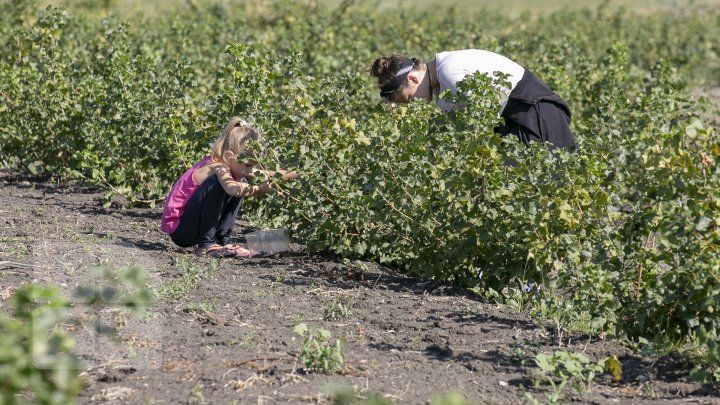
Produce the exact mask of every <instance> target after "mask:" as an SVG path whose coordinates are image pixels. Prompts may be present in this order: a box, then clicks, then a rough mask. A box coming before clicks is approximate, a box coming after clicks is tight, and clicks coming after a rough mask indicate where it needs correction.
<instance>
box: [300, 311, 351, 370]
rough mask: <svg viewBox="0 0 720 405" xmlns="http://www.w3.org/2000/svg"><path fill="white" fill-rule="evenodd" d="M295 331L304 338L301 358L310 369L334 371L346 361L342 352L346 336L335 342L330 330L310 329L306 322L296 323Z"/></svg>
mask: <svg viewBox="0 0 720 405" xmlns="http://www.w3.org/2000/svg"><path fill="white" fill-rule="evenodd" d="M295 333H297V334H298V335H300V336H302V338H303V341H302V346H301V347H300V360H301V361H302V362H303V364H304V365H305V368H306V369H307V370H308V371H314V372H321V373H333V372H335V371H337V370H338V369H340V368H341V367H342V366H343V364H344V363H345V356H344V355H343V352H342V346H343V344H345V337H344V336H343V337H341V338H340V339H336V340H335V343H334V344H333V343H332V342H331V340H330V339H331V335H330V332H328V331H327V330H325V329H323V328H319V329H310V328H308V326H307V324H305V323H300V324H298V325H296V326H295Z"/></svg>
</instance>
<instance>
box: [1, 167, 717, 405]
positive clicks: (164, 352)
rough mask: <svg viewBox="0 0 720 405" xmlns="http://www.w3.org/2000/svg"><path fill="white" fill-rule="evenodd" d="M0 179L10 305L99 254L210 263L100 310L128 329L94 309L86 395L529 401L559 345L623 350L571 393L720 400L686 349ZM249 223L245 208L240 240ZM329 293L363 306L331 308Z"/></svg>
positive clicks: (91, 264)
mask: <svg viewBox="0 0 720 405" xmlns="http://www.w3.org/2000/svg"><path fill="white" fill-rule="evenodd" d="M0 187H1V189H2V192H1V193H0V297H1V299H0V308H1V310H4V311H7V310H8V308H7V305H8V304H7V300H8V297H9V296H10V294H11V293H12V291H14V290H15V289H17V288H18V287H20V286H22V285H24V284H27V283H33V282H38V283H39V282H53V283H56V284H58V285H59V286H61V287H62V288H63V290H64V291H67V292H68V294H69V293H70V291H71V290H72V288H73V287H74V286H76V285H82V284H83V283H85V282H87V281H88V280H89V279H90V277H91V276H90V275H89V274H90V270H91V269H92V268H95V267H97V266H105V267H108V268H116V269H117V268H127V267H128V266H138V267H141V268H142V269H144V270H146V271H147V272H148V274H149V285H150V287H151V288H153V289H155V290H158V291H159V290H160V289H161V288H162V287H163V286H164V285H165V286H167V285H168V283H170V282H172V281H174V280H178V279H179V278H180V276H181V272H182V270H181V268H182V266H183V264H182V263H185V264H184V265H185V266H188V265H189V266H195V267H196V268H199V269H206V270H208V271H211V273H210V275H209V277H207V278H205V279H202V280H199V281H197V282H196V283H195V284H194V286H193V287H192V288H191V289H190V290H189V291H188V292H187V293H186V294H184V295H182V296H180V297H179V298H177V299H176V300H169V299H160V300H158V301H156V302H155V303H153V304H152V306H151V307H150V309H149V313H148V316H146V317H145V318H142V319H136V318H134V317H132V316H131V315H129V314H128V313H127V312H125V311H123V310H120V309H117V310H113V309H112V308H110V309H104V310H102V311H100V313H98V314H95V315H96V316H98V317H100V318H102V319H105V320H106V321H107V322H108V323H109V324H111V325H112V326H113V327H115V328H117V330H118V332H119V337H120V339H119V340H118V341H116V342H113V341H111V340H109V339H107V338H106V337H104V336H97V335H95V334H94V333H92V332H91V331H90V330H89V328H87V327H83V326H82V324H79V325H74V326H72V327H68V328H67V329H68V330H69V331H70V332H71V333H73V335H74V336H75V338H76V342H77V344H76V352H77V354H78V356H79V357H80V358H81V359H82V360H83V364H84V366H83V367H84V368H83V370H81V372H82V374H81V376H82V378H83V379H84V380H85V381H86V383H87V387H86V389H85V390H84V391H83V392H82V393H81V395H80V399H79V402H80V403H118V404H119V403H123V404H125V403H132V404H135V403H142V404H149V403H153V404H187V403H208V404H230V403H243V404H248V403H252V404H255V403H257V404H304V403H331V402H332V401H331V400H330V399H329V398H328V396H327V395H326V394H325V393H326V392H327V391H328V388H327V387H328V385H329V384H335V385H340V384H343V385H348V386H351V387H353V388H354V389H355V390H356V391H357V392H358V393H359V394H360V395H361V396H368V395H370V394H371V393H373V392H376V393H380V394H382V395H384V396H385V397H386V398H388V399H390V400H392V401H394V402H395V403H397V404H424V403H428V401H429V400H431V399H432V398H434V397H436V396H438V395H440V394H445V393H449V392H459V393H461V394H462V395H464V396H465V397H466V398H467V399H469V400H471V401H473V402H477V403H483V404H508V403H515V404H519V403H525V402H527V400H526V394H527V393H530V394H531V395H533V396H534V397H535V398H537V399H538V400H540V401H543V402H547V401H548V400H547V398H546V397H545V394H546V393H550V392H551V391H552V388H551V387H549V386H548V385H547V384H543V385H540V387H539V388H537V389H536V388H534V387H533V383H534V381H535V376H536V375H537V373H538V368H537V367H536V366H535V364H534V358H535V355H536V354H537V353H539V352H545V353H552V352H553V351H554V350H566V351H571V352H582V353H585V354H586V355H587V356H589V357H590V358H591V359H593V360H597V359H601V358H604V357H606V356H608V355H611V354H614V355H616V356H617V357H618V358H619V359H620V361H621V363H622V371H623V374H622V379H621V380H620V381H619V382H615V381H614V380H613V378H612V377H611V376H610V375H608V374H606V375H602V376H600V377H598V378H596V380H595V381H594V382H593V383H592V385H591V386H590V388H589V390H587V391H586V392H583V393H582V394H580V393H578V392H576V391H574V390H572V389H566V390H565V392H564V396H563V399H562V401H561V402H580V403H593V404H606V403H607V404H616V403H620V404H655V403H675V404H687V403H700V404H719V403H720V395H719V394H718V392H716V391H713V389H712V387H709V386H701V385H699V384H696V383H692V382H689V381H688V378H687V375H688V372H689V369H690V368H691V365H690V364H689V363H688V362H687V361H686V360H683V359H682V358H679V357H678V356H665V357H662V358H655V357H644V356H642V355H640V354H637V353H633V352H632V351H631V350H629V349H627V348H625V347H623V346H621V345H619V344H616V343H613V342H609V341H605V340H602V339H599V338H598V337H597V336H587V335H581V334H573V333H569V332H567V331H563V330H560V331H558V330H557V328H556V326H555V325H554V324H553V323H552V322H544V321H537V320H533V319H531V318H529V317H528V316H526V315H524V314H522V313H519V312H517V311H515V310H512V309H511V308H509V307H505V306H499V305H494V304H490V303H486V302H484V301H483V300H482V299H481V298H479V297H477V296H474V295H472V294H469V293H468V292H466V291H465V290H463V289H460V288H457V287H453V286H451V285H445V284H440V283H435V282H428V281H422V280H417V279H413V278H409V277H406V276H404V275H402V274H399V273H397V272H395V271H393V270H392V269H388V268H384V267H381V266H378V265H376V264H373V263H344V262H343V261H342V260H339V259H337V258H333V257H332V256H323V255H308V254H307V253H306V251H305V249H304V248H303V246H301V245H293V251H292V252H290V253H287V254H283V255H279V256H275V257H271V258H252V259H225V260H222V261H220V264H219V267H217V268H213V266H212V261H211V260H210V259H205V258H198V257H196V256H194V255H193V254H192V252H190V251H189V250H184V249H179V248H176V247H174V246H173V245H172V243H171V242H170V240H169V239H168V237H167V236H166V235H165V234H163V233H161V232H160V230H159V220H160V213H161V207H155V208H133V209H125V208H122V207H120V206H113V207H111V208H108V209H104V208H102V204H101V195H102V193H101V192H100V191H99V190H96V189H93V188H89V187H85V186H83V185H81V184H78V183H68V184H56V183H53V182H48V181H44V180H42V179H33V178H26V177H23V176H21V175H18V174H16V173H11V172H0ZM248 230H250V228H248V227H247V223H244V222H239V223H238V227H237V228H236V235H237V240H236V242H238V243H242V242H243V238H242V234H243V233H244V232H247V231H248ZM178 260H180V262H179V263H180V264H178ZM333 302H344V303H347V304H348V306H349V307H350V308H351V312H352V313H351V314H350V315H349V316H348V317H346V318H344V319H339V320H334V321H331V320H326V319H325V311H326V310H327V309H328V308H329V307H330V306H331V304H332V303H333ZM87 316H88V315H87V312H82V311H81V312H78V317H79V318H83V317H86V318H87ZM300 322H306V323H307V324H308V325H309V326H310V327H313V328H318V327H322V328H325V329H327V330H329V331H330V332H331V333H332V336H333V339H334V338H339V337H341V336H344V337H345V339H346V343H345V345H344V354H345V363H344V364H345V366H344V368H343V369H342V370H341V371H340V372H338V373H334V374H329V375H328V374H320V373H308V372H306V371H305V370H304V369H303V366H302V363H301V362H300V360H299V359H298V355H299V351H300V344H301V339H300V337H299V336H298V335H296V334H295V333H294V332H293V328H294V327H295V325H297V324H298V323H300ZM233 401H235V402H233Z"/></svg>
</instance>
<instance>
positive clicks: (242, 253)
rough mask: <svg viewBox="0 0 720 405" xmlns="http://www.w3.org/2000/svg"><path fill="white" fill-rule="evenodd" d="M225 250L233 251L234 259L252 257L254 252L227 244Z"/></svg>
mask: <svg viewBox="0 0 720 405" xmlns="http://www.w3.org/2000/svg"><path fill="white" fill-rule="evenodd" d="M225 248H226V249H229V250H233V251H235V253H236V255H235V257H253V256H254V255H255V252H253V251H252V250H250V249H247V248H245V247H242V246H240V245H233V244H229V245H225Z"/></svg>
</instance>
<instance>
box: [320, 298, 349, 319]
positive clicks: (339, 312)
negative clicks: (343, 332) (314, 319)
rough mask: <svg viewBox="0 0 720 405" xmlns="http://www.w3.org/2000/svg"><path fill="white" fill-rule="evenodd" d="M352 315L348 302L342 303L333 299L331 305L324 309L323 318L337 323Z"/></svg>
mask: <svg viewBox="0 0 720 405" xmlns="http://www.w3.org/2000/svg"><path fill="white" fill-rule="evenodd" d="M350 315H352V310H351V309H350V303H349V302H343V301H342V300H339V299H337V298H336V299H335V300H333V302H332V304H330V306H328V307H327V308H325V315H324V318H325V320H327V321H339V320H341V319H345V318H348V317H349V316H350Z"/></svg>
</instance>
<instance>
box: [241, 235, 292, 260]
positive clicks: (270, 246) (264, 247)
mask: <svg viewBox="0 0 720 405" xmlns="http://www.w3.org/2000/svg"><path fill="white" fill-rule="evenodd" d="M245 240H247V248H248V250H250V251H251V252H252V254H253V256H268V255H274V254H277V253H282V252H287V251H289V250H290V238H289V237H288V232H287V229H284V228H281V229H268V230H266V231H255V232H251V233H248V234H245Z"/></svg>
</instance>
